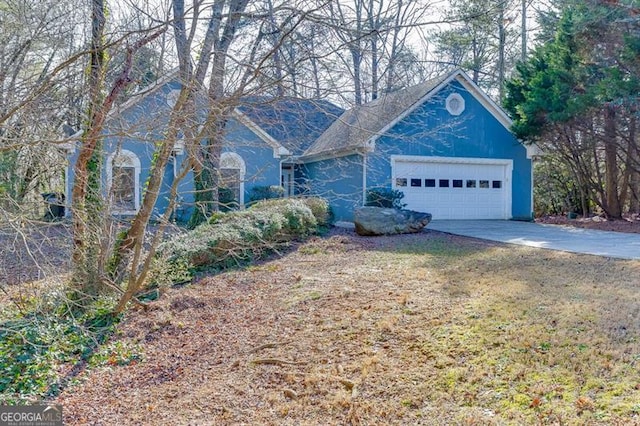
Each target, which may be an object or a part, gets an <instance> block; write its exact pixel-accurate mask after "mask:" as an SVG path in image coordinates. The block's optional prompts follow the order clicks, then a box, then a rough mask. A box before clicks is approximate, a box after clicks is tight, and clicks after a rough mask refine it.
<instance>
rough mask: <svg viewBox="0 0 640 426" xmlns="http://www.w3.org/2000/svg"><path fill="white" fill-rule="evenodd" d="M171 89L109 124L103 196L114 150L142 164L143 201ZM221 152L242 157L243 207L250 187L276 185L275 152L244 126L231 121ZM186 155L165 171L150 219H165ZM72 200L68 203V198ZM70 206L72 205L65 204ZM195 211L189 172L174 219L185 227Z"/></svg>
mask: <svg viewBox="0 0 640 426" xmlns="http://www.w3.org/2000/svg"><path fill="white" fill-rule="evenodd" d="M172 89H179V85H178V84H176V83H167V84H165V85H164V86H163V87H161V88H160V89H159V90H157V91H156V92H154V93H151V94H149V95H148V96H147V97H145V98H143V99H142V100H140V102H138V103H137V104H134V105H133V106H131V107H130V108H128V109H126V110H125V111H123V112H122V113H120V114H119V115H114V116H113V117H112V118H110V119H109V121H108V122H107V124H106V126H105V130H104V132H103V134H104V139H103V146H102V152H103V153H104V157H103V165H102V187H103V191H104V196H105V197H106V196H107V193H106V191H107V186H108V185H107V184H108V182H107V158H108V156H109V155H110V154H111V153H113V152H115V151H116V150H127V151H131V152H133V153H134V154H135V155H136V156H137V157H138V159H139V160H140V165H141V168H140V176H139V184H140V192H139V193H140V197H139V198H140V199H139V202H141V201H142V197H143V196H144V188H145V183H146V182H147V181H148V179H149V174H150V172H151V167H152V162H153V156H154V152H155V143H156V142H157V141H160V140H162V138H163V133H164V131H165V130H166V128H167V124H168V120H169V115H170V108H169V106H168V105H167V104H166V94H167V93H169V91H170V90H172ZM222 152H234V153H236V154H238V155H240V157H242V159H243V161H244V163H245V167H246V170H245V175H244V201H245V203H247V202H248V201H249V197H250V194H251V189H252V188H253V187H254V186H262V185H279V184H280V159H279V158H274V155H273V153H274V150H273V147H271V146H269V145H267V144H266V143H265V142H264V141H263V140H262V139H260V138H259V137H258V136H257V135H256V134H255V133H253V132H252V131H251V130H250V129H249V128H247V127H246V126H245V125H243V124H241V123H239V122H238V121H236V120H235V119H233V118H231V119H229V121H228V122H227V125H226V128H225V144H224V146H223V151H222ZM78 153H79V150H76V151H75V153H73V155H72V156H71V157H70V159H69V164H70V166H69V172H68V182H69V185H68V190H67V192H68V194H70V193H71V188H72V185H73V181H74V178H75V175H74V165H75V163H76V161H77V158H78ZM186 157H187V156H186V154H185V153H183V154H178V155H176V157H175V161H174V160H171V161H170V162H169V164H168V165H167V167H166V169H165V171H164V175H163V183H162V187H161V189H160V193H159V196H158V200H157V202H156V205H155V207H154V215H156V216H157V215H160V214H163V213H164V211H165V210H166V209H167V207H168V206H169V195H170V190H171V186H172V184H173V182H174V180H175V176H176V175H177V174H178V172H179V171H180V169H181V167H182V166H183V163H184V162H185V161H186V159H187V158H186ZM67 198H70V197H67ZM67 202H68V203H70V202H71V200H70V199H68V200H67ZM194 205H195V185H194V176H193V172H189V173H188V174H187V175H186V177H185V178H184V179H183V180H182V181H181V182H180V183H179V184H178V198H177V200H176V206H175V215H174V219H175V220H177V221H179V222H185V221H187V220H188V219H189V217H190V215H191V213H192V212H193V207H194Z"/></svg>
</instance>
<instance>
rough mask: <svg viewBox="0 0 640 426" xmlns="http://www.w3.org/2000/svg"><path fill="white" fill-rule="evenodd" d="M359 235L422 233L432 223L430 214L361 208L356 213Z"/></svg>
mask: <svg viewBox="0 0 640 426" xmlns="http://www.w3.org/2000/svg"><path fill="white" fill-rule="evenodd" d="M354 222H355V225H356V232H357V233H358V235H365V236H370V235H390V234H410V233H414V232H420V231H422V228H424V227H425V226H427V224H428V223H429V222H431V214H430V213H421V212H416V211H413V210H398V209H387V208H382V207H360V208H357V209H356V211H355V220H354Z"/></svg>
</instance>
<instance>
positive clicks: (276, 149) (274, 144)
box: [233, 108, 291, 158]
mask: <svg viewBox="0 0 640 426" xmlns="http://www.w3.org/2000/svg"><path fill="white" fill-rule="evenodd" d="M233 115H234V116H235V118H236V119H237V120H238V121H239V122H240V123H242V124H244V125H245V126H247V128H248V129H249V130H251V131H252V132H253V133H254V134H255V135H256V136H258V137H259V138H260V139H262V140H263V141H264V142H265V143H266V144H267V145H269V146H270V147H271V148H273V158H280V157H281V156H283V155H291V152H290V151H289V150H288V149H287V148H285V147H284V146H282V145H281V144H280V142H278V141H277V140H275V139H274V138H272V137H271V135H269V134H268V133H267V132H265V131H264V130H263V129H262V128H261V127H260V126H258V125H257V124H256V123H255V122H254V121H253V120H251V119H250V118H249V117H247V115H246V114H244V113H242V111H240V110H239V109H238V108H235V109H234V110H233Z"/></svg>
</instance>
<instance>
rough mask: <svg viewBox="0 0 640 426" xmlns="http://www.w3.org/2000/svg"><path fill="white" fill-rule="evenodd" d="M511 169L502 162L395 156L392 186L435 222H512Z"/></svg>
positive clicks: (408, 202)
mask: <svg viewBox="0 0 640 426" xmlns="http://www.w3.org/2000/svg"><path fill="white" fill-rule="evenodd" d="M512 170H513V162H512V161H511V160H503V159H477V158H448V157H414V156H394V157H392V180H393V184H392V185H393V188H394V189H397V190H399V191H402V192H403V193H404V198H403V200H402V201H403V202H404V203H406V204H407V206H406V207H405V208H407V209H410V210H417V211H422V212H427V213H431V214H432V215H433V219H434V220H437V219H510V218H511V174H512Z"/></svg>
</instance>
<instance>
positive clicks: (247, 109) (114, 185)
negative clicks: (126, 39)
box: [66, 75, 343, 222]
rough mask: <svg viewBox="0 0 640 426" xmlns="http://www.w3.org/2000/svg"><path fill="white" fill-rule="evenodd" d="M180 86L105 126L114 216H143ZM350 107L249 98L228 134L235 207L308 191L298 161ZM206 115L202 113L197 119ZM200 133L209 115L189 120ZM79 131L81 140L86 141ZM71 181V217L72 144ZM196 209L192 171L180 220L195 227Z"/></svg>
mask: <svg viewBox="0 0 640 426" xmlns="http://www.w3.org/2000/svg"><path fill="white" fill-rule="evenodd" d="M179 91H180V84H179V83H178V82H177V81H176V80H175V78H174V76H173V75H170V76H168V77H167V78H166V79H164V80H161V81H159V82H157V83H156V84H154V85H152V86H150V87H147V88H146V89H144V90H143V91H142V92H141V93H139V94H137V95H134V96H133V97H132V98H131V99H129V100H128V101H126V102H124V103H123V104H121V105H119V106H118V107H116V108H115V109H114V110H113V111H112V112H111V113H110V115H109V117H108V119H107V122H106V124H105V131H104V143H103V155H104V158H103V170H102V181H103V185H102V190H103V196H104V198H105V200H106V201H107V202H108V205H109V211H110V212H112V213H113V214H114V215H115V216H121V217H128V216H132V215H134V214H136V213H137V211H138V210H139V208H140V205H141V202H142V196H143V193H144V186H145V182H146V181H147V179H148V178H149V174H150V171H151V167H152V162H153V157H154V151H155V144H156V142H157V141H159V140H161V139H162V137H163V134H164V132H165V131H166V128H167V125H168V120H169V116H170V112H171V109H172V108H173V106H174V105H175V102H176V100H177V97H178V95H179ZM342 112H343V109H341V108H339V107H337V106H335V105H333V104H331V103H329V102H326V101H322V100H306V99H293V98H283V99H277V100H274V99H271V98H266V97H257V96H256V97H246V98H243V99H241V100H240V101H239V102H238V105H237V106H236V107H235V108H233V110H232V112H231V114H230V116H229V118H228V120H227V122H226V124H225V129H224V145H223V149H222V154H221V157H220V170H219V172H220V178H221V186H223V187H225V188H226V189H227V190H228V191H229V192H230V193H231V195H232V197H233V199H234V202H233V203H232V205H233V206H234V207H239V208H243V207H244V206H245V205H246V204H247V203H248V202H249V200H250V197H251V194H252V190H253V189H254V188H256V187H265V186H273V185H277V186H283V187H284V188H285V194H286V195H288V196H293V195H297V194H299V193H300V192H302V189H301V188H300V185H299V184H298V182H297V181H296V164H295V163H294V161H295V160H294V159H295V158H296V157H297V155H299V154H301V153H302V152H303V151H304V150H305V149H306V148H308V147H309V146H310V145H311V144H312V143H313V142H314V141H315V139H316V138H317V137H318V136H319V135H320V134H321V133H322V132H323V131H324V130H325V129H326V128H327V127H329V125H330V124H331V123H332V122H333V121H335V119H336V118H337V117H338V116H340V114H342ZM196 115H198V114H196ZM188 119H189V120H191V121H192V126H193V127H194V128H196V129H197V128H199V126H200V124H201V122H202V117H193V119H191V118H188ZM79 136H80V134H79V133H78V134H77V135H76V137H78V138H79ZM68 152H69V166H68V168H67V179H66V182H67V184H66V194H67V197H66V200H67V206H66V207H67V209H66V212H67V214H70V212H71V209H70V207H71V206H70V202H71V197H70V196H69V195H70V194H71V188H72V185H73V180H74V171H73V165H74V164H75V161H76V159H77V154H78V152H77V150H76V149H75V145H74V144H71V145H69V146H68ZM186 161H187V153H186V152H185V144H184V142H183V141H178V142H177V143H176V144H175V146H174V149H173V152H172V154H171V161H170V162H169V164H168V165H167V168H166V169H165V172H164V177H163V184H162V188H161V192H160V195H159V197H158V201H157V203H156V206H155V214H156V216H159V215H160V214H161V213H162V212H163V211H164V210H165V209H166V208H167V207H168V204H169V193H170V188H171V185H172V184H173V182H174V180H175V179H176V178H177V176H178V174H179V171H180V170H181V168H182V167H183V165H185V164H186ZM194 206H195V183H194V177H193V173H192V172H189V173H188V174H187V176H186V177H185V178H184V179H183V180H182V181H181V182H180V184H179V193H178V200H177V204H176V207H175V211H174V212H173V213H174V215H173V217H174V219H175V220H177V221H181V222H184V221H187V220H188V219H189V216H190V215H191V213H192V212H193V208H194Z"/></svg>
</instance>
